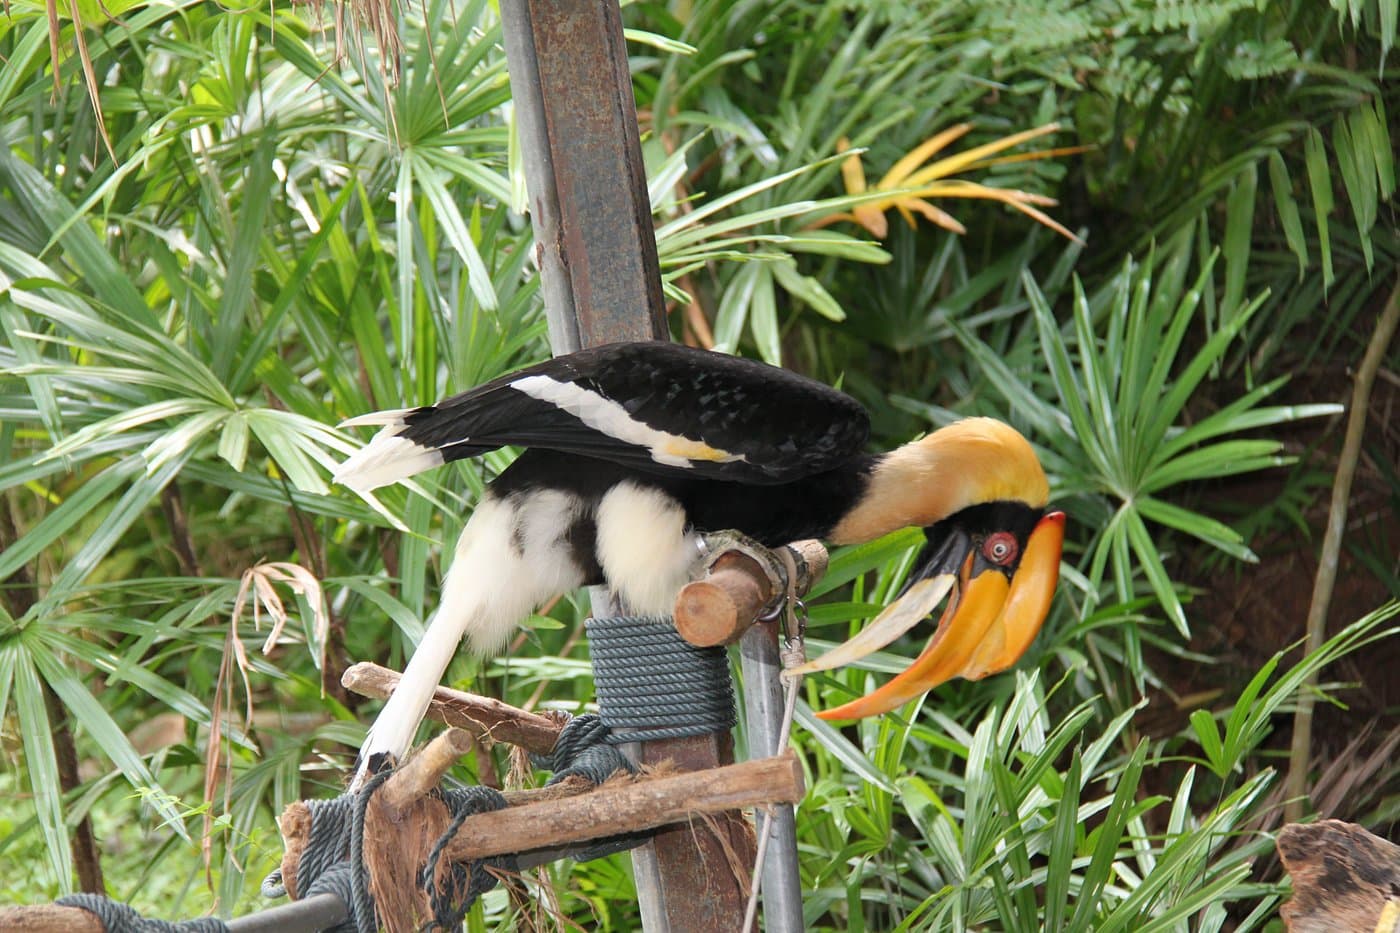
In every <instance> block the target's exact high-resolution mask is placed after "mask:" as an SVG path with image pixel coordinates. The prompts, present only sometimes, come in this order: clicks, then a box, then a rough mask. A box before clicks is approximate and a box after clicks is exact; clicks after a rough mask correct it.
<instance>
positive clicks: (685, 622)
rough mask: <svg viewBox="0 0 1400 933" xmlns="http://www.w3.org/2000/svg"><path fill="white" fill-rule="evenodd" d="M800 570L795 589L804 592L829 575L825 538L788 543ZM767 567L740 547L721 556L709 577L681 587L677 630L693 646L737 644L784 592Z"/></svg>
mask: <svg viewBox="0 0 1400 933" xmlns="http://www.w3.org/2000/svg"><path fill="white" fill-rule="evenodd" d="M785 550H787V551H789V552H791V554H792V557H793V563H794V565H795V566H796V568H797V580H796V588H795V591H796V593H797V595H799V596H801V595H803V594H805V593H806V592H807V590H809V589H810V588H811V587H812V584H814V583H816V582H817V581H818V580H820V579H821V578H822V576H823V575H824V574H825V573H826V564H827V555H826V548H825V547H823V546H822V543H821V542H820V541H797V542H794V543H792V544H789V545H786V547H785ZM780 595H781V594H780V593H777V592H775V591H774V589H773V583H772V581H771V580H770V579H769V578H768V575H767V574H766V573H764V572H763V568H762V567H760V566H759V565H758V562H757V561H755V560H754V559H753V558H751V557H749V556H747V555H746V554H743V553H742V552H740V551H728V552H726V553H724V554H721V555H720V556H719V558H718V559H717V560H715V562H714V564H713V565H712V566H711V568H710V572H709V574H708V575H706V577H705V578H704V579H703V580H695V581H693V582H691V583H688V584H686V585H685V586H684V587H682V588H681V591H680V593H679V594H678V595H677V596H676V605H675V619H676V630H677V631H678V632H680V634H681V637H682V638H684V639H685V640H686V641H688V642H690V643H691V644H692V645H696V646H698V647H701V648H708V647H710V646H712V645H732V644H734V643H735V642H737V641H738V640H739V639H740V638H741V637H743V634H744V633H745V632H746V631H748V630H749V627H750V626H752V625H753V623H754V619H755V617H757V615H758V614H759V613H760V612H761V611H762V610H763V608H764V607H765V606H768V605H769V604H771V603H772V602H773V600H774V599H776V598H777V597H778V596H780Z"/></svg>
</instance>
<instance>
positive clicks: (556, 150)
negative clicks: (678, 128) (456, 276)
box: [501, 0, 669, 354]
mask: <svg viewBox="0 0 1400 933" xmlns="http://www.w3.org/2000/svg"><path fill="white" fill-rule="evenodd" d="M501 25H502V30H503V32H504V37H505V47H506V64H507V67H508V70H509V72H510V89H511V94H512V96H513V97H514V100H515V113H516V120H517V125H518V128H519V132H520V145H521V149H522V154H523V156H524V160H525V177H526V182H527V184H526V187H527V188H528V189H529V193H530V222H531V223H532V224H533V225H534V228H535V249H536V251H537V258H538V259H539V264H540V275H541V279H542V281H541V285H542V287H543V294H544V302H545V312H546V313H547V314H548V316H549V342H550V345H551V346H552V347H553V348H554V352H555V354H561V353H569V352H572V351H574V350H577V349H579V348H580V347H588V346H594V345H596V344H600V343H615V342H617V341H621V340H666V339H668V337H669V334H668V331H667V327H666V304H665V300H664V298H663V297H662V293H661V269H660V265H659V264H658V262H657V258H656V231H655V230H654V228H653V227H652V223H651V203H650V201H649V200H648V197H647V178H646V166H645V164H644V162H643V161H642V145H641V139H640V137H639V135H638V131H637V103H636V100H635V99H634V98H633V96H632V77H631V73H630V72H629V71H628V66H627V47H626V45H625V44H624V41H623V37H622V14H621V11H620V10H619V9H618V6H617V3H616V0H501Z"/></svg>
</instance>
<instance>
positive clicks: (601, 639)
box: [587, 616, 738, 745]
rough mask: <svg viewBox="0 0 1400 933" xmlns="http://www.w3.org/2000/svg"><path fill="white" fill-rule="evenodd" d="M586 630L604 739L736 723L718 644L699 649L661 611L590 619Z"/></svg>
mask: <svg viewBox="0 0 1400 933" xmlns="http://www.w3.org/2000/svg"><path fill="white" fill-rule="evenodd" d="M587 627H588V642H589V646H590V648H591V650H592V653H593V679H594V682H595V684H596V687H597V693H598V714H599V717H600V718H601V720H602V722H603V724H604V725H605V726H607V728H608V729H609V730H611V734H610V735H608V736H607V739H606V741H607V742H609V743H610V744H613V745H620V744H622V743H624V742H640V741H651V740H654V739H678V738H685V737H687V736H692V735H709V734H710V733H713V732H728V731H729V730H730V729H732V728H734V724H735V722H737V721H738V720H737V717H736V715H735V710H734V682H733V680H732V679H731V678H730V676H729V657H728V655H727V654H726V653H725V650H724V649H723V648H720V647H715V648H697V647H696V646H694V645H692V644H690V643H689V642H687V641H686V640H685V639H683V638H681V636H680V634H679V633H678V632H677V631H676V627H675V625H674V624H673V623H672V621H671V619H670V618H668V617H665V616H616V617H614V618H610V619H589V620H588V622H587Z"/></svg>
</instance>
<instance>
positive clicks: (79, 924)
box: [0, 904, 107, 933]
mask: <svg viewBox="0 0 1400 933" xmlns="http://www.w3.org/2000/svg"><path fill="white" fill-rule="evenodd" d="M0 931H4V933H107V928H106V927H104V926H103V925H102V921H101V920H98V919H97V916H96V915H95V914H90V913H88V912H87V911H86V910H83V909H82V908H81V907H60V906H59V905H57V904H34V905H33V906H30V907H0Z"/></svg>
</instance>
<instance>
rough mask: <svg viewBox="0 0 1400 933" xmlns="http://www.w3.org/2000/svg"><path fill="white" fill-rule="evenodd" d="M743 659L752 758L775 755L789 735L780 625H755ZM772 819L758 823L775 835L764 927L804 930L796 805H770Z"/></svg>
mask: <svg viewBox="0 0 1400 933" xmlns="http://www.w3.org/2000/svg"><path fill="white" fill-rule="evenodd" d="M739 660H740V663H741V664H742V667H743V672H744V721H745V723H746V724H747V726H748V735H749V757H750V758H758V757H760V756H771V755H776V754H778V752H779V751H781V746H782V744H783V737H782V734H781V729H782V723H783V689H782V686H781V680H780V679H779V676H778V675H779V674H780V673H781V672H782V669H783V665H782V660H781V658H780V656H779V654H778V626H777V625H763V624H759V625H755V626H753V627H752V628H750V629H749V630H748V631H747V632H745V633H744V636H743V638H741V639H740V640H739ZM770 809H771V810H772V811H773V815H772V817H771V818H765V816H764V814H763V811H762V810H759V811H758V814H757V817H756V819H755V823H756V825H757V829H758V832H759V833H760V834H763V833H767V834H769V839H768V850H767V852H766V853H765V856H764V860H763V881H762V890H761V892H760V895H761V897H762V900H763V926H764V928H765V929H766V930H767V931H768V933H801V931H802V930H803V929H805V927H804V925H803V920H802V875H801V872H800V870H799V867H798V861H797V824H796V821H795V820H794V818H793V809H792V805H791V804H785V803H784V804H776V805H774V806H773V807H771V808H770Z"/></svg>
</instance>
